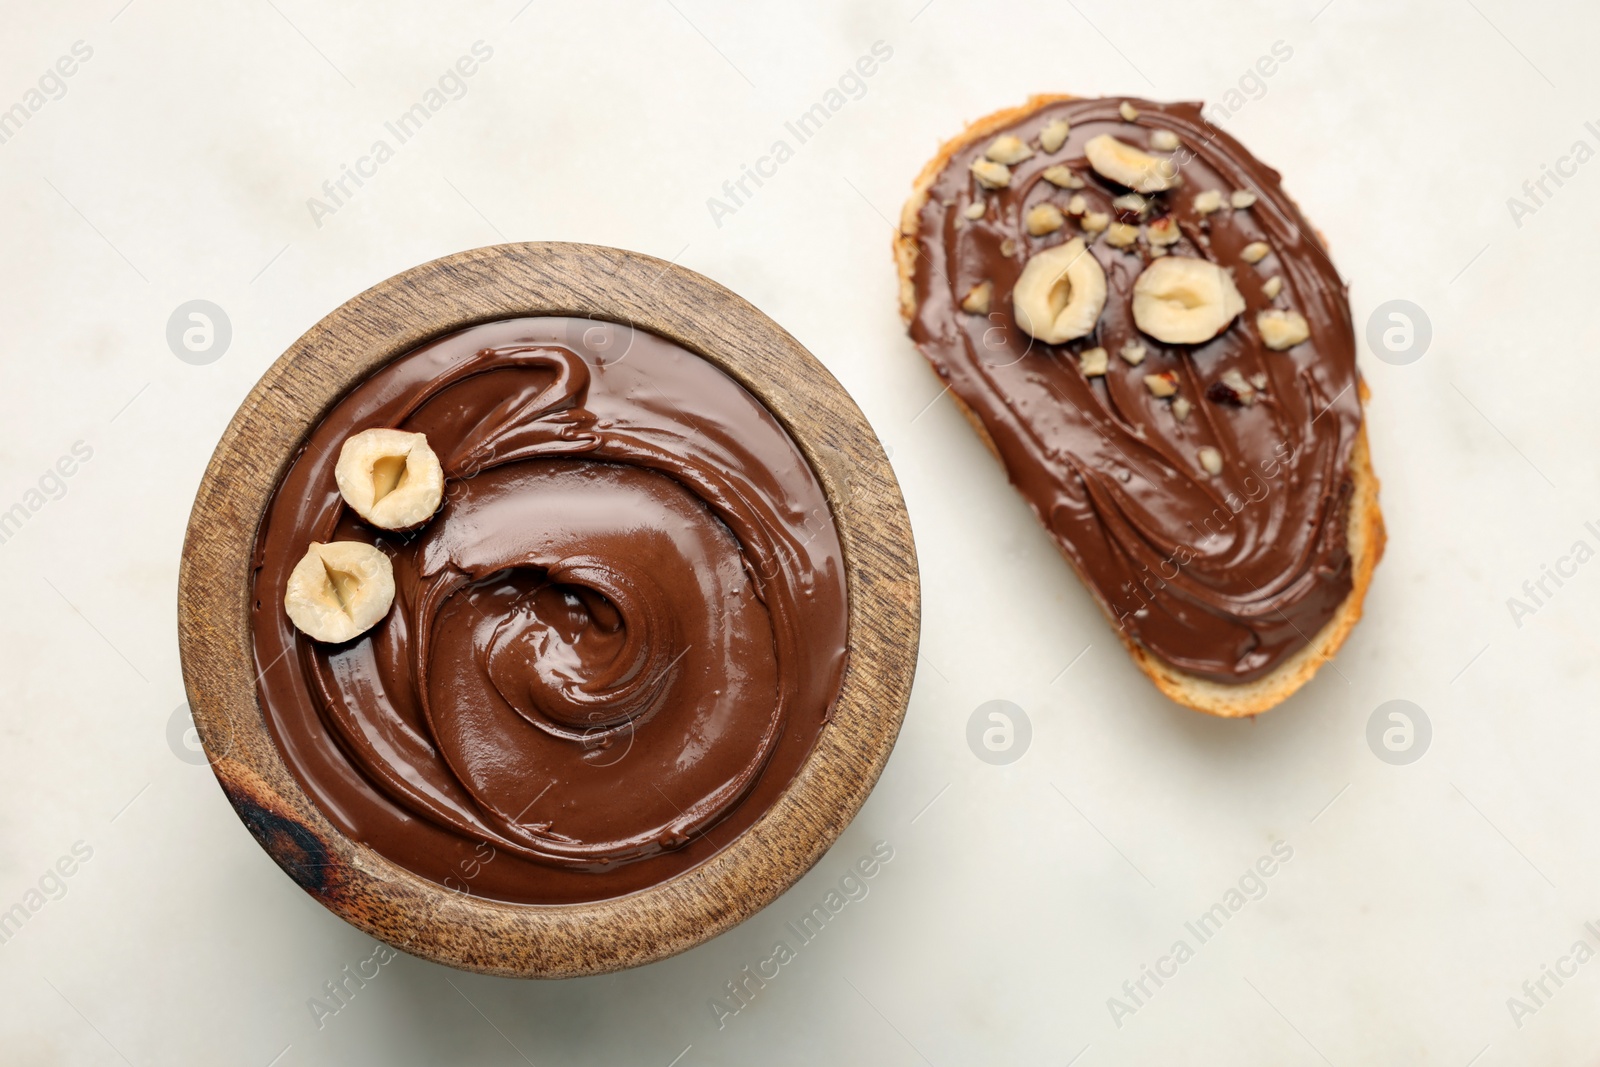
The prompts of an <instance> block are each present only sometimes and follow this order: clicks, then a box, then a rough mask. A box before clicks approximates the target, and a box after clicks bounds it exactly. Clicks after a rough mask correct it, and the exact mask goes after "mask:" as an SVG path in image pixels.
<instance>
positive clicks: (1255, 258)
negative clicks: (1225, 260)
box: [1239, 241, 1272, 263]
mask: <svg viewBox="0 0 1600 1067" xmlns="http://www.w3.org/2000/svg"><path fill="white" fill-rule="evenodd" d="M1271 251H1272V246H1271V245H1269V244H1267V242H1265V241H1251V242H1250V243H1249V244H1247V245H1245V246H1244V250H1243V251H1241V252H1240V253H1239V258H1240V259H1242V260H1244V261H1245V262H1246V263H1260V262H1261V261H1262V260H1263V259H1266V258H1267V253H1268V252H1271Z"/></svg>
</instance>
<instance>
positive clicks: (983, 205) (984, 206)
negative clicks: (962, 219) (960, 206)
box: [961, 200, 989, 219]
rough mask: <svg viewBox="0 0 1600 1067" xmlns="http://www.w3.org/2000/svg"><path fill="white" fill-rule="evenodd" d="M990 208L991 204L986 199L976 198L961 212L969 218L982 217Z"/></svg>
mask: <svg viewBox="0 0 1600 1067" xmlns="http://www.w3.org/2000/svg"><path fill="white" fill-rule="evenodd" d="M988 210H989V204H988V202H987V201H984V200H974V201H973V202H972V203H970V204H968V205H967V206H966V208H965V209H964V210H963V211H962V212H961V213H962V214H963V215H965V216H966V217H967V218H969V219H981V218H983V214H984V212H986V211H988Z"/></svg>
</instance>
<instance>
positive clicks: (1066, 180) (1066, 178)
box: [1041, 163, 1083, 189]
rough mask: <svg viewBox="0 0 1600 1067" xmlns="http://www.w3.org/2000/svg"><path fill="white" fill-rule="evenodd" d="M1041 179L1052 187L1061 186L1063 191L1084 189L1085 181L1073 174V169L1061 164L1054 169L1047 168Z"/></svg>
mask: <svg viewBox="0 0 1600 1067" xmlns="http://www.w3.org/2000/svg"><path fill="white" fill-rule="evenodd" d="M1041 177H1042V178H1044V180H1045V181H1047V182H1049V183H1050V184H1051V185H1055V186H1059V187H1060V188H1062V189H1082V188H1083V179H1082V178H1080V177H1078V176H1077V175H1076V174H1074V173H1072V168H1071V167H1068V166H1065V165H1063V164H1060V163H1057V164H1056V165H1055V166H1053V167H1046V168H1045V169H1044V174H1042V175H1041Z"/></svg>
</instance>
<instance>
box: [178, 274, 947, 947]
mask: <svg viewBox="0 0 1600 1067" xmlns="http://www.w3.org/2000/svg"><path fill="white" fill-rule="evenodd" d="M529 315H571V316H586V317H589V318H594V319H600V320H606V321H609V322H615V323H619V324H625V325H629V326H632V327H635V328H639V329H644V330H649V331H652V332H654V333H656V334H659V335H661V336H663V337H666V338H668V339H669V340H672V341H674V342H676V343H678V344H679V345H682V346H683V347H685V348H688V349H690V350H692V351H694V352H697V353H699V354H700V355H701V356H703V357H704V358H705V359H707V360H709V361H710V362H711V363H713V364H715V365H716V366H717V367H720V368H721V369H722V370H723V371H725V372H726V373H727V374H729V375H731V376H732V377H733V378H734V379H736V380H737V381H738V382H740V383H741V384H742V385H743V386H744V387H745V388H746V389H748V390H749V391H750V392H751V393H753V394H754V395H755V396H757V397H758V398H759V399H760V400H761V401H762V402H763V403H764V404H765V405H766V406H767V408H768V409H769V410H770V411H771V412H772V414H773V415H774V416H775V417H776V418H777V419H778V421H779V422H780V423H782V424H783V426H784V427H785V428H786V429H787V430H788V432H789V434H790V436H792V437H793V439H794V440H795V442H796V444H797V445H798V446H799V447H800V450H801V451H802V452H803V453H804V455H805V456H806V458H807V460H808V461H809V462H810V464H811V466H812V469H813V470H814V471H815V472H816V474H817V477H818V480H819V481H820V482H821V484H822V487H823V490H824V492H825V493H826V494H827V498H828V502H829V504H830V506H831V507H832V509H833V519H834V523H835V525H836V526H837V528H838V532H839V538H840V541H841V542H842V545H843V549H844V558H845V569H846V577H847V581H848V589H849V598H848V599H849V607H848V643H849V651H850V657H849V665H848V667H847V669H846V671H845V674H844V680H843V683H842V688H841V691H840V694H839V699H838V703H837V705H836V707H835V709H834V713H833V717H832V720H831V721H830V722H829V723H828V725H827V726H826V727H825V728H824V729H823V731H822V733H821V735H820V737H819V738H818V740H817V743H816V746H815V748H814V749H813V750H812V752H811V754H810V755H809V756H808V757H807V759H806V761H805V763H804V765H803V766H802V767H801V769H800V771H799V773H798V774H797V775H796V777H795V778H794V779H793V781H792V782H791V783H790V784H789V787H788V788H787V789H786V790H785V791H784V792H783V794H782V795H781V796H780V797H779V799H778V800H777V802H776V803H775V804H774V805H773V806H772V808H771V809H770V810H768V811H767V812H766V813H765V814H764V815H762V816H761V817H760V818H759V819H758V820H757V821H756V822H755V823H754V825H752V826H751V827H750V829H748V830H747V831H745V832H744V833H743V834H742V835H740V836H739V837H737V838H735V839H734V841H733V842H732V843H731V844H729V845H728V846H727V847H726V848H725V849H724V850H723V851H721V852H719V853H717V854H716V855H715V856H713V857H712V858H711V859H710V860H708V861H707V862H705V863H704V864H702V865H701V866H699V867H696V868H694V869H691V870H689V871H687V872H685V873H683V874H681V875H678V876H677V877H674V878H671V879H669V880H667V881H665V882H662V883H660V884H658V885H656V886H654V887H652V888H649V889H646V890H642V891H640V892H637V893H634V894H631V895H629V896H624V897H619V898H614V899H611V900H603V901H598V902H594V903H586V904H562V905H528V904H509V903H504V902H499V901H495V900H487V899H483V898H479V897H473V896H469V895H463V894H459V893H456V892H453V891H451V890H449V889H446V888H445V887H444V886H442V885H439V884H437V883H435V882H433V881H430V880H428V879H425V878H422V877H420V876H418V875H416V874H413V873H412V872H410V871H408V870H406V869H404V868H402V867H400V866H398V865H396V864H395V863H393V862H391V861H389V860H388V859H385V858H384V857H383V856H381V855H379V854H378V853H377V852H375V851H373V850H372V849H371V848H369V847H367V846H365V845H363V844H361V843H359V842H357V841H354V840H352V839H350V838H348V837H346V836H345V835H344V834H342V833H341V832H340V831H339V830H338V829H336V828H335V827H334V825H333V824H332V823H331V822H330V821H329V820H328V818H327V817H326V816H325V815H324V814H323V812H322V811H321V809H319V808H318V807H317V806H316V805H315V804H314V803H313V802H312V801H311V799H310V798H309V797H308V796H307V795H306V793H305V792H304V791H303V790H302V789H301V787H300V785H299V783H298V782H297V781H296V780H295V778H294V777H293V775H292V774H291V773H290V772H289V769H288V767H287V766H286V765H285V762H284V759H283V757H282V755H281V754H280V752H279V750H278V747H277V745H276V743H275V742H274V741H273V739H272V736H271V735H270V733H269V732H268V728H267V724H266V721H265V717H264V716H263V713H262V709H261V706H260V703H259V700H258V696H257V690H256V677H255V668H254V661H253V657H252V641H251V636H250V599H251V592H250V583H251V567H250V564H251V550H252V547H253V544H254V539H255V533H256V530H257V528H258V526H259V524H260V522H261V518H262V516H263V514H264V512H265V510H266V507H267V504H268V502H269V500H270V498H271V496H272V493H273V490H274V489H275V487H276V486H277V484H278V482H279V480H280V478H281V477H282V476H283V473H284V471H285V469H286V468H287V466H288V464H289V461H290V459H291V458H292V457H293V455H294V453H295V451H296V449H297V448H298V447H299V445H300V443H301V442H302V440H303V439H304V438H305V437H306V435H307V434H308V433H309V432H310V431H311V429H312V428H313V427H314V426H316V425H317V423H318V422H319V421H320V420H321V418H322V417H323V415H324V414H325V413H326V412H327V411H328V409H329V408H330V407H332V405H333V404H334V403H335V402H336V401H337V400H339V399H340V398H341V397H342V396H343V395H344V394H345V393H346V392H347V391H348V390H349V389H350V388H351V387H352V386H354V385H355V384H356V383H357V382H359V381H361V380H362V379H364V378H365V377H367V376H368V375H369V374H371V373H372V372H373V371H375V370H377V369H378V368H379V367H381V366H383V365H384V364H386V363H388V362H389V361H390V360H392V359H395V358H396V357H398V356H400V355H403V354H405V353H407V352H409V351H411V350H412V349H415V348H416V347H418V346H419V345H422V344H424V343H425V342H427V341H430V340H432V339H434V338H437V337H439V336H442V335H444V334H448V333H452V332H454V331H456V330H460V329H462V328H464V327H467V326H472V325H476V324H478V323H483V322H490V321H494V320H496V319H507V318H514V317H518V316H529ZM843 457H848V459H847V460H846V459H844V458H843ZM918 604H919V601H918V584H917V568H916V555H915V549H914V548H913V545H912V541H911V529H910V524H909V522H908V520H907V517H906V513H905V505H904V502H903V501H902V500H901V497H900V491H899V487H898V486H897V484H896V483H895V479H894V474H893V472H892V471H891V469H890V467H889V463H888V461H887V459H886V458H885V456H884V454H883V450H882V448H881V447H880V445H879V444H878V440H877V438H876V436H874V434H873V432H872V429H871V428H870V427H869V426H868V425H867V421H866V419H865V418H864V417H863V416H862V414H861V412H860V410H859V409H858V408H857V407H856V405H855V403H854V402H853V401H851V399H850V397H849V395H848V394H846V393H845V391H844V390H843V389H842V388H841V387H840V386H839V383H838V382H836V381H835V380H834V379H833V377H832V376H831V375H830V374H829V373H828V372H827V370H826V369H824V368H823V366H822V364H820V363H818V362H817V360H816V359H815V358H814V357H813V356H812V355H811V354H810V353H809V352H807V351H806V350H805V349H804V348H803V347H801V345H800V343H799V342H798V341H796V340H795V339H794V338H793V337H791V336H789V334H787V333H786V332H784V330H783V329H782V328H780V327H779V326H778V325H777V324H776V323H774V322H773V321H772V320H771V319H769V318H767V317H766V316H765V315H763V314H762V313H761V312H759V311H757V310H756V309H755V308H754V307H753V306H751V305H750V304H749V303H747V302H745V301H744V300H742V299H740V298H739V297H737V296H735V295H734V294H733V293H731V292H729V291H728V290H727V289H724V288H723V287H722V286H720V285H718V284H716V283H715V282H712V281H710V280H709V279H707V278H704V277H702V276H701V275H699V274H696V273H694V272H693V271H690V270H685V269H684V268H682V267H677V266H674V265H673V264H671V263H666V262H663V261H662V260H658V259H654V258H652V257H650V256H643V255H639V254H637V253H633V252H624V251H620V250H618V249H613V248H603V247H598V246H594V245H579V244H556V243H534V244H510V245H498V246H495V247H492V248H480V249H475V250H472V251H469V252H461V253H458V254H456V255H453V256H447V257H445V258H443V259H437V260H434V261H432V262H430V263H424V264H422V265H421V266H419V267H415V268H413V269H411V270H408V271H406V272H405V273H403V274H399V275H397V276H395V277H393V278H390V279H389V280H387V281H385V282H382V283H380V284H378V285H376V286H374V287H373V288H371V289H369V290H367V291H366V292H364V293H362V294H361V295H360V296H357V297H356V298H355V299H353V300H351V301H349V302H348V303H346V304H344V305H343V306H341V307H339V308H338V309H337V310H335V311H334V312H333V313H332V314H330V315H329V316H328V317H327V318H325V319H323V320H322V321H321V322H319V323H317V324H316V325H315V326H314V327H312V328H311V330H310V331H309V332H308V333H307V334H306V335H305V336H304V337H302V338H300V340H298V341H296V342H295V343H294V344H293V345H292V346H290V348H289V350H288V351H287V352H285V353H284V354H283V356H282V357H281V358H279V359H278V361H277V362H276V363H274V364H273V365H272V367H271V368H270V369H269V370H268V371H267V373H266V374H265V375H264V376H263V377H262V379H261V381H260V382H258V383H257V384H256V387H255V388H254V389H253V390H251V392H250V395H249V396H247V397H246V398H245V401H244V403H243V404H242V405H241V406H240V408H239V411H238V413H237V414H236V415H235V416H234V417H233V421H232V422H231V423H230V424H229V425H228V428H227V431H226V432H224V433H223V435H222V440H221V442H220V443H219V444H218V445H217V450H216V453H215V454H214V455H213V456H212V458H211V463H210V465H209V466H208V467H207V468H206V473H205V477H204V479H203V480H202V481H201V483H200V489H199V492H198V493H197V494H196V497H195V504H194V511H193V513H192V514H191V516H190V520H189V529H188V535H187V537H186V538H185V541H184V547H183V563H182V567H181V569H180V572H179V582H178V637H179V646H180V650H181V653H182V658H183V676H184V685H185V688H186V689H187V690H188V696H189V703H190V706H191V708H192V709H193V712H194V720H195V725H196V727H197V728H198V730H199V733H200V737H201V740H202V742H203V743H204V745H205V750H206V754H207V756H208V758H209V759H210V761H211V766H212V770H213V771H215V773H216V775H217V779H218V781H219V782H221V784H222V789H223V792H224V793H226V794H227V797H228V799H229V801H230V802H232V804H233V806H234V810H235V811H236V812H237V813H238V815H239V817H240V819H242V820H243V821H244V824H245V825H246V826H247V827H248V828H249V829H250V832H251V833H253V834H254V835H255V837H256V840H257V841H258V842H260V844H261V847H262V848H264V849H266V851H267V853H268V854H269V855H270V856H271V857H272V858H273V859H274V860H276V861H277V863H278V865H279V866H280V867H282V868H283V869H284V871H285V872H287V873H288V875H289V877H291V878H293V879H294V880H295V882H296V883H298V884H299V885H300V887H301V888H303V889H304V890H305V891H306V892H308V893H310V894H311V895H312V896H313V897H315V898H316V899H317V900H318V901H320V902H321V903H322V904H323V905H324V906H325V907H327V908H328V909H329V910H330V911H332V912H333V913H334V914H336V915H338V916H340V917H341V918H343V919H345V920H346V921H347V922H349V923H351V924H353V925H355V926H357V927H359V928H361V929H362V930H364V931H366V932H367V933H369V934H371V935H373V936H374V937H377V938H380V939H382V940H383V941H386V942H388V943H389V944H391V945H393V946H395V947H397V948H400V949H403V950H404V951H407V952H410V953H412V954H414V955H418V956H422V957H425V958H427V959H432V960H436V961H438V962H440V963H446V964H449V965H451V966H454V967H460V968H464V969H467V970H472V971H481V972H484V973H487V974H499V975H515V976H523V977H565V976H571V975H583V974H597V973H602V972H606V971H614V970H619V969H622V968H625V967H632V966H637V965H639V964H643V963H648V962H651V961H652V960H658V959H661V958H663V957H666V956H670V955H673V954H674V953H677V952H682V951H683V950H684V949H687V948H690V947H691V946H693V945H696V944H699V943H701V942H703V941H706V940H708V939H709V938H712V937H714V936H716V935H717V934H719V933H721V932H722V931H724V930H726V929H728V928H729V927H731V926H733V925H734V924H736V923H738V922H740V921H742V920H744V919H747V918H749V917H750V916H751V915H753V914H755V913H756V912H757V911H759V910H761V909H762V908H763V907H765V906H766V905H767V904H769V903H771V901H772V900H774V899H775V898H776V897H777V896H778V895H779V894H780V893H782V892H783V891H784V890H785V889H787V888H789V887H790V886H791V885H793V884H794V882H795V881H796V880H797V879H799V878H800V876H801V875H803V874H804V873H805V872H806V871H807V870H809V869H810V868H811V866H812V865H813V864H814V863H816V861H817V860H818V859H820V858H821V857H822V854H823V852H825V851H826V850H827V849H828V847H829V846H830V845H831V844H832V843H833V842H834V840H835V839H836V838H837V837H838V836H839V834H840V833H841V832H842V831H843V830H844V828H845V826H846V825H848V824H849V822H850V820H851V819H852V818H854V816H855V814H856V812H857V811H858V810H860V808H861V805H862V803H864V802H865V800H866V798H867V794H868V793H869V792H870V791H871V789H872V786H873V784H874V783H875V782H876V781H877V779H878V775H879V774H880V773H881V772H882V770H883V766H884V763H885V762H886V761H887V760H888V758H889V751H890V749H891V748H893V746H894V741H895V738H896V736H897V735H898V734H899V731H900V724H901V721H902V720H903V719H904V717H905V709H906V702H907V700H908V698H909V696H910V690H911V678H912V673H913V669H914V666H915V662H916V652H917V636H918Z"/></svg>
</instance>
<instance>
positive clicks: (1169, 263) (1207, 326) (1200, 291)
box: [1133, 256, 1244, 344]
mask: <svg viewBox="0 0 1600 1067" xmlns="http://www.w3.org/2000/svg"><path fill="white" fill-rule="evenodd" d="M1242 311H1244V297H1242V296H1240V295H1239V289H1238V287H1237V286H1235V285H1234V284H1233V277H1232V275H1230V274H1229V273H1228V272H1227V271H1225V270H1223V269H1222V268H1221V267H1218V266H1217V265H1216V264H1215V263H1211V262H1209V261H1208V260H1204V259H1195V258H1193V257H1192V256H1167V257H1166V258H1164V259H1157V260H1154V261H1153V262H1151V264H1150V265H1149V266H1148V267H1146V268H1145V269H1144V272H1143V273H1142V274H1140V275H1139V278H1138V280H1137V281H1135V282H1134V283H1133V321H1134V322H1135V323H1136V324H1137V325H1138V327H1139V329H1141V330H1143V331H1144V332H1145V333H1147V334H1149V335H1150V336H1151V337H1154V338H1155V339H1156V340H1158V341H1165V342H1167V343H1168V344H1202V343H1204V342H1206V341H1209V340H1211V339H1212V338H1213V337H1215V336H1217V335H1218V334H1219V333H1221V332H1222V331H1223V330H1225V329H1227V328H1228V325H1229V324H1230V323H1232V322H1233V320H1234V319H1235V318H1237V317H1238V316H1239V313H1240V312H1242Z"/></svg>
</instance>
